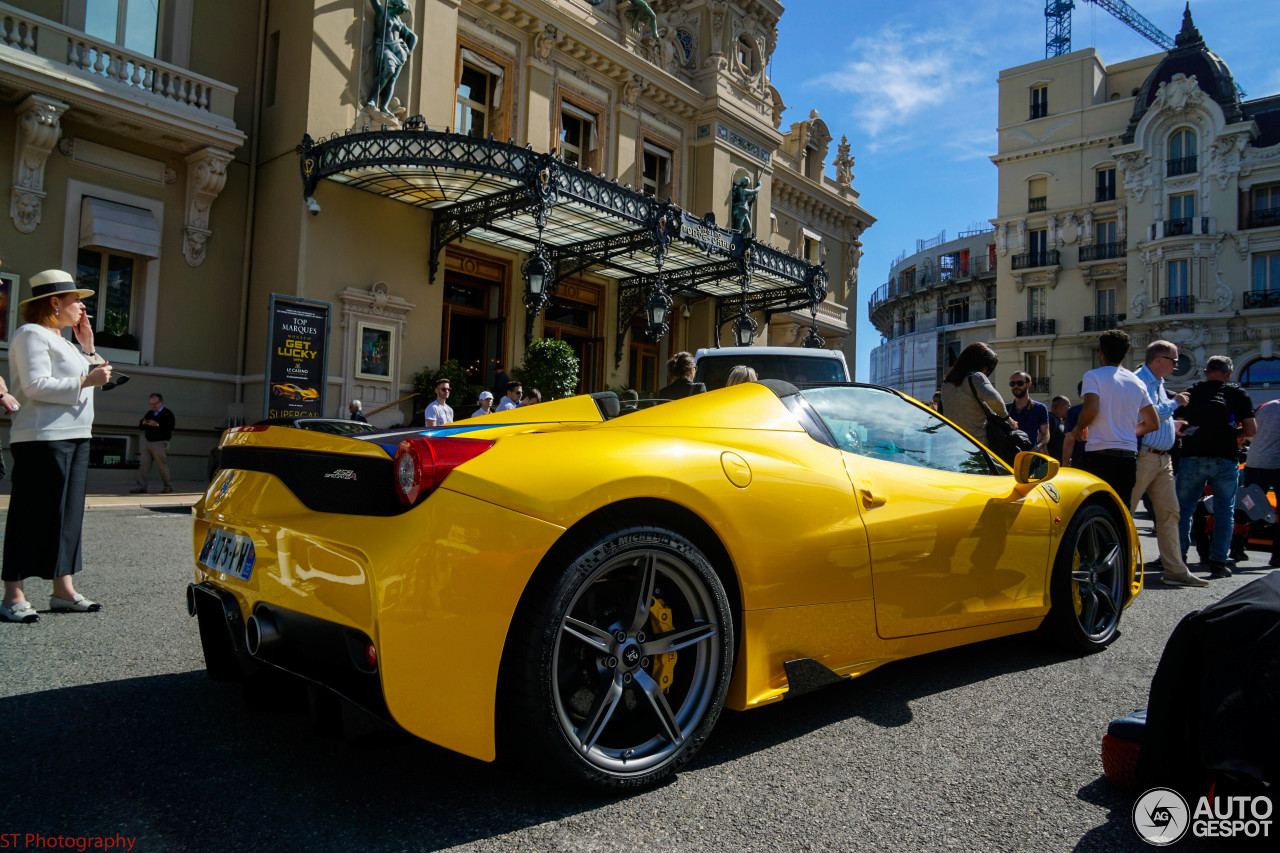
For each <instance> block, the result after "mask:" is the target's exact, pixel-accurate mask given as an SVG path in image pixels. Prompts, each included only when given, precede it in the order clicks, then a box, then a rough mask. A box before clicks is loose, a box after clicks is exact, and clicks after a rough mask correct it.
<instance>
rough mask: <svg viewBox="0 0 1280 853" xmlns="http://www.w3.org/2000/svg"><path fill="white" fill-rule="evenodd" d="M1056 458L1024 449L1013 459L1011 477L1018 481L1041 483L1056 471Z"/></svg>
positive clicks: (1050, 478)
mask: <svg viewBox="0 0 1280 853" xmlns="http://www.w3.org/2000/svg"><path fill="white" fill-rule="evenodd" d="M1058 467H1059V466H1058V460H1057V459H1054V458H1053V457H1052V456H1045V455H1044V454H1043V453H1033V452H1031V451H1030V450H1024V451H1022V452H1021V453H1019V454H1018V455H1017V456H1015V457H1014V459H1013V478H1014V480H1016V481H1017V482H1019V483H1043V482H1045V481H1047V480H1052V479H1053V478H1054V476H1055V475H1056V474H1057V473H1058Z"/></svg>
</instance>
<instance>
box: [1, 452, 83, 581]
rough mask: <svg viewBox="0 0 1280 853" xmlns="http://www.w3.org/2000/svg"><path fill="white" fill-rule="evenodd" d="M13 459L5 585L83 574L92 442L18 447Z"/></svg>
mask: <svg viewBox="0 0 1280 853" xmlns="http://www.w3.org/2000/svg"><path fill="white" fill-rule="evenodd" d="M9 450H10V452H12V453H13V490H12V492H11V493H10V495H9V516H8V518H7V519H6V520H5V526H4V570H3V572H0V577H3V578H4V580H6V581H18V580H22V579H24V578H32V577H39V578H46V579H48V580H52V579H53V578H55V577H61V576H63V575H70V574H75V573H76V572H78V571H80V568H81V562H80V531H81V528H82V527H83V526H84V499H85V484H86V481H87V479H88V475H89V439H87V438H76V439H71V440H69V441H19V442H16V443H14V444H11V445H9Z"/></svg>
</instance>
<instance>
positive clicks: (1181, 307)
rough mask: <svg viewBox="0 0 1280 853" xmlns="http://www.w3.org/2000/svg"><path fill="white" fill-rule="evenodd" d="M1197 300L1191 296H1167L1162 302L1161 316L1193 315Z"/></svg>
mask: <svg viewBox="0 0 1280 853" xmlns="http://www.w3.org/2000/svg"><path fill="white" fill-rule="evenodd" d="M1194 312H1195V300H1194V299H1193V298H1192V297H1190V296H1166V297H1164V298H1163V299H1161V300H1160V313H1161V314H1192V313H1194Z"/></svg>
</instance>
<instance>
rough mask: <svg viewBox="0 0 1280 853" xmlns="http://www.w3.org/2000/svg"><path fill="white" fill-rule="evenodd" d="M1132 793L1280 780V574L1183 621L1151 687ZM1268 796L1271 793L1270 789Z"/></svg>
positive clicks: (1250, 786) (1191, 798)
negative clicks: (1158, 789)
mask: <svg viewBox="0 0 1280 853" xmlns="http://www.w3.org/2000/svg"><path fill="white" fill-rule="evenodd" d="M1137 777H1138V785H1139V788H1138V790H1140V791H1141V790H1147V789H1150V788H1154V787H1164V788H1172V789H1174V790H1176V791H1178V792H1179V793H1180V794H1182V795H1183V796H1184V797H1185V798H1187V800H1188V802H1192V803H1194V802H1195V799H1196V798H1198V797H1200V796H1202V795H1204V794H1206V793H1208V791H1209V787H1210V785H1211V784H1212V785H1216V786H1217V787H1218V790H1217V793H1219V794H1222V793H1226V792H1225V791H1223V790H1221V789H1222V788H1223V787H1224V786H1225V787H1229V788H1231V789H1233V790H1232V793H1239V794H1243V793H1262V791H1263V790H1264V789H1265V788H1266V787H1267V786H1269V785H1275V784H1276V783H1277V782H1280V572H1273V573H1271V574H1269V575H1267V576H1266V577H1263V578H1260V579H1259V580H1256V581H1254V582H1253V583H1250V584H1249V585H1247V586H1243V587H1241V588H1240V589H1238V590H1236V591H1235V592H1233V593H1231V594H1230V595H1228V596H1226V597H1225V598H1223V599H1222V600H1221V601H1218V602H1215V603H1214V604H1211V605H1209V606H1208V607H1206V608H1204V609H1203V610H1199V611H1195V612H1192V613H1189V614H1187V615H1186V616H1185V617H1184V618H1183V619H1182V621H1181V622H1180V623H1178V627H1177V628H1175V629H1174V631H1173V634H1172V635H1171V636H1170V637H1169V642H1168V643H1167V644H1166V645H1165V648H1164V654H1163V655H1162V656H1161V658H1160V665H1159V666H1158V667H1157V668H1156V674H1155V677H1154V678H1153V679H1152V680H1151V695H1150V699H1149V701H1148V705H1147V724H1146V730H1145V731H1144V732H1143V735H1142V749H1141V752H1140V753H1139V756H1138V770H1137ZM1272 790H1274V789H1272Z"/></svg>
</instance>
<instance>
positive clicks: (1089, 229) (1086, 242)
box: [1080, 210, 1093, 246]
mask: <svg viewBox="0 0 1280 853" xmlns="http://www.w3.org/2000/svg"><path fill="white" fill-rule="evenodd" d="M1080 219H1081V225H1080V245H1081V246H1092V245H1093V211H1092V210H1086V211H1085V212H1084V214H1083V215H1082V216H1081V217H1080Z"/></svg>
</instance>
